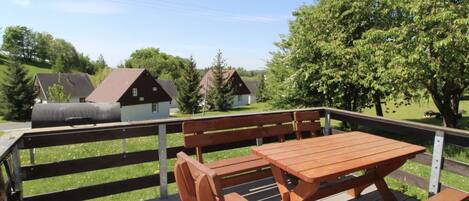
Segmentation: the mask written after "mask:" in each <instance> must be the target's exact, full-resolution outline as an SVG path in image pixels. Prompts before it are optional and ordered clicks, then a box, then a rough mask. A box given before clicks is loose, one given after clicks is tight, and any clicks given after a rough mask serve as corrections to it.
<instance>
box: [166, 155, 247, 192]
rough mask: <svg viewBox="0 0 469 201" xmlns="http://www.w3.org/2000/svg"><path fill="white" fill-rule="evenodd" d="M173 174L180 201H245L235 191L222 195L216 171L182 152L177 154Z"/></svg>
mask: <svg viewBox="0 0 469 201" xmlns="http://www.w3.org/2000/svg"><path fill="white" fill-rule="evenodd" d="M174 176H175V177H176V184H177V186H178V189H179V196H180V198H181V200H182V201H246V199H244V198H243V197H242V196H240V195H239V194H237V193H230V194H227V195H223V194H222V187H221V180H220V178H219V176H218V175H217V173H216V172H215V171H213V170H212V169H210V168H208V167H206V166H204V165H203V164H201V163H199V162H198V161H196V160H194V159H192V158H191V157H189V156H188V155H186V154H185V153H184V152H179V153H178V154H177V161H176V166H175V167H174Z"/></svg>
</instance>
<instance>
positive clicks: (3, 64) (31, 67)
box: [0, 55, 52, 82]
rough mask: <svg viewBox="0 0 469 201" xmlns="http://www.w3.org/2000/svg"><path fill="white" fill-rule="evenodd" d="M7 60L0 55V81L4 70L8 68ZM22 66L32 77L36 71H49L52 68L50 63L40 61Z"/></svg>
mask: <svg viewBox="0 0 469 201" xmlns="http://www.w3.org/2000/svg"><path fill="white" fill-rule="evenodd" d="M9 62H10V60H8V59H7V58H6V57H4V56H1V55H0V82H1V81H3V79H4V76H5V71H6V70H7V68H8V63H9ZM23 67H25V68H26V70H27V71H28V75H29V76H31V77H33V76H35V75H36V74H37V73H50V72H52V70H51V69H50V65H46V64H41V63H31V64H23Z"/></svg>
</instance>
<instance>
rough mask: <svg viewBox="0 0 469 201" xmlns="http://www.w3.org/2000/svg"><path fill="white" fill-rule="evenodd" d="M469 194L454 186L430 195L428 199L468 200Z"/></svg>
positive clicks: (431, 200)
mask: <svg viewBox="0 0 469 201" xmlns="http://www.w3.org/2000/svg"><path fill="white" fill-rule="evenodd" d="M468 200H469V194H467V193H465V192H462V191H458V190H456V189H452V188H446V189H444V190H442V191H441V192H440V193H438V194H436V195H434V196H432V197H430V198H429V199H428V200H427V201H468Z"/></svg>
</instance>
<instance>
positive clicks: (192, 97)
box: [176, 56, 202, 114]
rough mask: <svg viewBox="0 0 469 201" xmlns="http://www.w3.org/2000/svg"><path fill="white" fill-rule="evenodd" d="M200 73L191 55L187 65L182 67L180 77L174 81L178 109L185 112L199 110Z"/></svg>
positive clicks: (192, 112) (191, 112) (196, 111)
mask: <svg viewBox="0 0 469 201" xmlns="http://www.w3.org/2000/svg"><path fill="white" fill-rule="evenodd" d="M199 83H200V75H199V72H198V71H197V69H196V63H195V61H194V58H192V56H191V57H190V59H189V65H185V66H184V68H183V69H182V75H181V78H179V80H178V81H177V82H176V87H177V93H178V96H177V102H178V107H179V111H181V112H182V113H186V114H194V113H198V112H199V110H200V105H199V104H200V101H201V99H202V96H201V95H200V86H199Z"/></svg>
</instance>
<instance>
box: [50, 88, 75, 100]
mask: <svg viewBox="0 0 469 201" xmlns="http://www.w3.org/2000/svg"><path fill="white" fill-rule="evenodd" d="M48 91H49V94H48V96H47V97H48V101H49V102H51V103H68V102H70V98H71V97H72V96H71V95H70V94H69V93H67V92H65V90H64V86H62V85H61V84H53V85H51V86H49V89H48Z"/></svg>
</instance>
